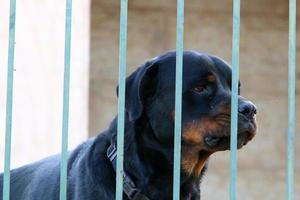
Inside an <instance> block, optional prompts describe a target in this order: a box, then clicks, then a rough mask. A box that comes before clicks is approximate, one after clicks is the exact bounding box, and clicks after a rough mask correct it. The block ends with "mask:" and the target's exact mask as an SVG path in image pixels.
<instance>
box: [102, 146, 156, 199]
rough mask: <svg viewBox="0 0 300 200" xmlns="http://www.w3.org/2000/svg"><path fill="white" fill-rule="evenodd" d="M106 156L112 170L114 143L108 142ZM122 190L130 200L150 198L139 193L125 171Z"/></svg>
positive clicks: (114, 152)
mask: <svg viewBox="0 0 300 200" xmlns="http://www.w3.org/2000/svg"><path fill="white" fill-rule="evenodd" d="M106 156H107V158H108V159H109V160H110V162H111V163H112V166H113V168H114V170H115V171H116V168H117V162H116V157H117V148H116V145H115V144H113V143H112V144H110V146H109V147H108V148H107V150H106ZM123 191H124V193H125V194H126V195H127V197H128V198H129V199H130V200H150V199H149V198H148V197H147V196H145V195H144V194H142V193H141V191H140V190H139V189H138V188H136V186H135V184H134V182H133V181H132V180H131V178H130V177H129V176H128V175H127V173H126V172H125V170H124V172H123Z"/></svg>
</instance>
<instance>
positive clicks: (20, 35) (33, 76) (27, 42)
mask: <svg viewBox="0 0 300 200" xmlns="http://www.w3.org/2000/svg"><path fill="white" fill-rule="evenodd" d="M63 2H64V1H60V0H50V1H40V0H23V1H17V19H16V26H17V27H16V45H15V70H16V71H15V73H14V76H15V77H14V78H15V79H14V102H13V128H12V167H16V166H20V165H23V164H25V163H28V162H32V161H34V160H37V159H40V158H42V157H45V156H47V155H50V154H54V153H58V152H59V151H60V146H61V121H62V120H61V119H62V93H63V91H62V88H63V68H64V66H63V63H64V60H63V59H64V26H65V22H64V18H65V3H63ZM8 3H9V1H0V109H1V112H0V171H2V170H3V162H2V161H3V160H4V157H3V156H4V133H5V102H6V70H7V46H8V21H9V13H8V12H9V4H8ZM89 9H90V6H89V1H88V0H85V1H74V3H73V29H72V31H73V32H72V55H71V56H72V60H71V88H70V91H71V93H70V124H69V136H70V137H69V147H70V148H72V147H74V146H75V145H77V144H78V143H80V142H82V141H83V140H84V139H85V138H87V135H88V133H87V130H88V129H87V128H88V121H87V120H88V109H87V107H88V73H89V70H88V69H89V68H88V67H89Z"/></svg>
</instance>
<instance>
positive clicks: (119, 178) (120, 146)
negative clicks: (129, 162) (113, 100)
mask: <svg viewBox="0 0 300 200" xmlns="http://www.w3.org/2000/svg"><path fill="white" fill-rule="evenodd" d="M127 9H128V1H127V0H121V14H120V47H119V98H118V130H117V131H118V136H117V170H116V200H122V199H123V160H124V123H125V80H126V54H127V52H126V50H127Z"/></svg>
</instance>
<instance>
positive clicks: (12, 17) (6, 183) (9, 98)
mask: <svg viewBox="0 0 300 200" xmlns="http://www.w3.org/2000/svg"><path fill="white" fill-rule="evenodd" d="M15 27H16V0H11V1H10V14H9V44H8V67H7V90H6V128H5V156H4V157H5V158H4V177H3V200H9V190H10V161H11V155H10V154H11V128H12V106H13V79H14V55H15Z"/></svg>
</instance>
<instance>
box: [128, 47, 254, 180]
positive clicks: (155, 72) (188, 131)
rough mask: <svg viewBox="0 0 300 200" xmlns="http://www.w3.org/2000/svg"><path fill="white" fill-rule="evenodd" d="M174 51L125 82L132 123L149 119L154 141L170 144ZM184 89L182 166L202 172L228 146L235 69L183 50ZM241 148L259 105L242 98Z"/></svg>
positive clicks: (251, 130) (251, 132)
mask: <svg viewBox="0 0 300 200" xmlns="http://www.w3.org/2000/svg"><path fill="white" fill-rule="evenodd" d="M175 66H176V52H168V53H166V54H163V55H161V56H159V57H156V58H154V59H152V60H150V61H148V62H146V63H145V64H143V65H142V66H141V67H139V68H138V69H137V70H136V71H135V72H134V73H133V74H131V75H130V76H129V77H128V78H127V80H126V103H125V104H126V106H125V109H126V112H127V114H128V117H129V119H128V120H130V121H137V120H138V119H139V118H140V117H141V116H142V115H143V114H144V115H145V116H146V117H147V119H148V122H149V124H150V125H151V128H152V129H153V134H154V137H155V138H156V140H157V141H158V142H159V143H160V144H161V145H163V146H165V147H166V148H169V147H170V146H173V141H174V139H173V138H174V117H175V112H174V107H175V106H174V105H175ZM182 81H183V88H182V163H181V164H182V169H183V172H185V173H188V174H195V175H199V174H200V172H201V170H202V168H203V165H204V163H205V162H203V161H204V160H206V159H207V158H208V156H209V155H211V154H212V153H214V152H216V151H222V150H228V149H229V148H230V121H231V106H230V104H231V68H230V66H229V65H228V64H227V63H226V62H224V61H223V60H221V59H220V58H217V57H215V56H210V55H207V54H201V53H197V52H193V51H185V52H184V54H183V77H182ZM238 103H239V104H238V148H241V147H242V146H243V145H245V144H247V142H248V141H250V140H251V139H252V138H253V137H254V135H255V133H256V122H255V114H256V108H255V106H254V105H253V103H251V102H250V101H248V100H247V99H246V98H244V97H242V96H239V97H238Z"/></svg>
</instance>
